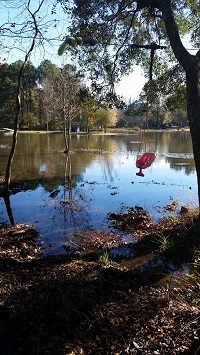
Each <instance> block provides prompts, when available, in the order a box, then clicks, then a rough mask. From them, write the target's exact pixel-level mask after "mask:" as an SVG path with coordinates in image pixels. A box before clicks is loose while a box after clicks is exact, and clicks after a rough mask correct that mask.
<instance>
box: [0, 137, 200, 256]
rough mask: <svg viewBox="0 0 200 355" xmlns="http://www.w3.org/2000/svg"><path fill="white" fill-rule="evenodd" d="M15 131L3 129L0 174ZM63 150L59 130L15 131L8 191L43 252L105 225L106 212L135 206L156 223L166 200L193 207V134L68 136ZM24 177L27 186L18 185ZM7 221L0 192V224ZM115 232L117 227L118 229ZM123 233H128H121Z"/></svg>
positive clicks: (14, 208)
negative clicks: (148, 155) (147, 157)
mask: <svg viewBox="0 0 200 355" xmlns="http://www.w3.org/2000/svg"><path fill="white" fill-rule="evenodd" d="M11 140H12V136H10V135H7V134H4V133H3V132H0V175H1V174H3V173H4V171H5V167H6V163H7V157H8V154H9V150H10V146H11ZM72 147H73V153H72V154H70V156H66V155H65V154H63V153H62V150H63V148H64V144H63V135H62V134H56V133H54V134H52V133H51V134H46V133H45V134H43V133H19V135H18V144H17V150H16V154H15V158H14V162H13V168H12V181H14V182H16V183H18V184H19V185H18V184H16V189H15V190H13V191H12V192H13V193H12V194H11V196H10V204H11V208H12V212H13V218H14V221H15V223H17V224H27V225H31V226H33V227H35V228H36V230H37V231H38V232H39V234H40V241H41V242H42V243H43V244H44V246H45V251H44V253H45V254H50V253H55V252H56V253H63V252H64V250H63V245H64V243H69V242H70V241H73V237H74V236H75V235H77V234H78V233H81V232H85V231H89V230H92V229H95V230H109V231H113V228H112V227H109V220H108V219H107V215H108V213H109V212H115V213H119V212H121V211H122V212H125V211H126V210H127V209H128V208H131V207H134V206H140V207H142V208H143V209H145V210H146V211H147V212H148V213H151V214H152V217H153V220H154V221H157V220H158V219H160V218H161V217H162V216H163V215H164V214H166V213H169V212H166V211H165V210H164V206H166V205H168V204H170V203H171V202H172V201H174V200H176V201H178V208H177V211H178V210H180V207H181V205H183V204H188V205H190V206H192V207H195V206H196V205H197V181H196V171H195V165H194V160H193V155H192V144H191V138H190V133H189V132H187V131H177V132H169V131H166V132H159V131H157V132H151V133H150V132H148V133H146V134H141V133H140V132H135V133H134V134H118V135H115V134H104V135H81V134H77V135H72ZM150 151H153V152H155V153H156V159H155V161H154V162H153V164H152V165H151V166H150V167H149V168H147V169H145V170H143V172H144V177H140V176H137V175H136V173H137V172H138V168H136V160H137V159H138V158H139V157H140V156H141V155H142V154H143V153H144V152H150ZM24 181H25V184H24V183H23V182H24ZM2 222H6V223H9V218H8V214H7V211H6V207H5V204H4V200H3V198H0V223H2ZM115 233H118V231H115ZM124 237H126V238H128V237H127V236H124Z"/></svg>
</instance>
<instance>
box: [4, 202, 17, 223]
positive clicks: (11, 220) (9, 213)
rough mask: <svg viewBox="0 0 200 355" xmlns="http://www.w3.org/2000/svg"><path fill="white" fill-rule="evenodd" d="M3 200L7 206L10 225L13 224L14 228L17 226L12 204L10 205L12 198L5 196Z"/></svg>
mask: <svg viewBox="0 0 200 355" xmlns="http://www.w3.org/2000/svg"><path fill="white" fill-rule="evenodd" d="M3 199H4V203H5V206H6V211H7V214H8V217H9V220H10V223H11V225H12V226H14V225H15V220H14V216H13V211H12V206H11V203H10V196H9V195H5V196H3Z"/></svg>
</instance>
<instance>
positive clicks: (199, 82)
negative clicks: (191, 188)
mask: <svg viewBox="0 0 200 355" xmlns="http://www.w3.org/2000/svg"><path fill="white" fill-rule="evenodd" d="M198 53H199V55H200V51H199V52H198ZM197 57H198V56H197ZM186 85H187V112H188V120H189V125H190V132H191V137H192V146H193V153H194V160H195V166H196V172H197V182H198V197H199V205H200V58H199V62H198V63H196V65H194V63H192V65H191V67H190V68H188V70H187V71H186Z"/></svg>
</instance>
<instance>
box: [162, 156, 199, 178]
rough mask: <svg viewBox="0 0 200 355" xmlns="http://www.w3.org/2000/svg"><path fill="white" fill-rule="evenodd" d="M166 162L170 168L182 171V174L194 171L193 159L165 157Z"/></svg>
mask: <svg viewBox="0 0 200 355" xmlns="http://www.w3.org/2000/svg"><path fill="white" fill-rule="evenodd" d="M165 159H166V162H168V163H169V164H170V169H173V170H176V171H183V172H184V174H186V175H190V174H192V173H194V172H195V171H196V169H195V165H194V160H193V159H181V158H179V159H177V158H171V157H166V158H165Z"/></svg>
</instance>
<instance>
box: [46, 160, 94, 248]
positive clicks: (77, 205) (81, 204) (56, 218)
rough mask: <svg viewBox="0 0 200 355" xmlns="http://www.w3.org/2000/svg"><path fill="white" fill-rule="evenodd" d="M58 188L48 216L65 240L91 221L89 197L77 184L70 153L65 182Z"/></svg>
mask: <svg viewBox="0 0 200 355" xmlns="http://www.w3.org/2000/svg"><path fill="white" fill-rule="evenodd" d="M74 178H75V181H74ZM57 188H58V189H59V190H58V193H57V194H56V198H55V199H54V203H53V204H50V205H48V208H49V216H48V218H49V219H51V221H52V222H51V223H52V225H53V228H52V229H55V230H56V231H57V233H58V234H59V235H60V236H61V237H62V239H63V241H64V242H65V241H66V240H69V239H70V237H71V236H72V235H73V234H75V233H77V232H80V231H83V230H84V229H86V228H88V227H89V223H90V218H89V214H88V210H89V198H88V197H86V195H85V194H83V191H82V190H81V189H78V188H77V186H76V176H73V175H72V160H71V154H70V153H68V154H67V155H66V160H65V171H64V184H63V185H60V186H57ZM51 196H52V193H51ZM51 206H52V208H51Z"/></svg>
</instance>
